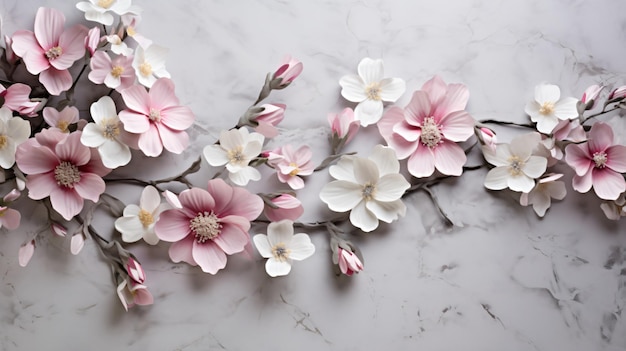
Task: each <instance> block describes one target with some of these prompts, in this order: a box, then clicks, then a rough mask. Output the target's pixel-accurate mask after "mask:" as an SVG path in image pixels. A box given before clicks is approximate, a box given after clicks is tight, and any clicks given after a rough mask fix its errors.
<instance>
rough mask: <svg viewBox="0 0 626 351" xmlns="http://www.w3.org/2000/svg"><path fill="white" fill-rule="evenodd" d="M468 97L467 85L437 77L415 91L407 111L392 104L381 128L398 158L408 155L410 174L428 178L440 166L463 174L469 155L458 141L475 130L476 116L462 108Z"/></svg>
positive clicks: (452, 173) (446, 172) (440, 169)
mask: <svg viewBox="0 0 626 351" xmlns="http://www.w3.org/2000/svg"><path fill="white" fill-rule="evenodd" d="M468 98H469V92H468V91H467V88H466V87H465V85H463V84H450V85H447V84H446V83H444V81H443V80H442V79H441V78H440V77H439V76H435V77H433V78H432V79H431V80H429V81H428V82H426V83H425V84H424V86H422V90H418V91H416V92H415V93H413V98H412V99H411V102H409V104H408V105H407V107H406V108H405V109H404V110H403V109H401V108H399V107H392V108H391V109H389V111H388V112H387V113H385V115H384V116H383V119H382V120H381V121H380V122H379V123H378V129H379V131H380V134H381V135H382V136H383V138H385V140H386V141H387V144H388V145H389V146H391V148H393V149H394V150H395V151H396V153H397V155H398V159H400V160H402V159H405V158H407V157H408V158H409V161H408V169H409V173H411V174H412V175H414V176H415V177H418V178H419V177H428V176H430V175H432V174H433V173H434V172H435V169H437V170H438V171H439V172H441V173H442V174H446V175H454V176H459V175H461V173H462V172H463V164H465V161H466V160H467V158H466V156H465V152H463V149H462V148H461V147H460V146H458V145H457V144H456V143H455V142H461V141H465V140H467V139H468V138H469V137H470V136H471V135H472V134H473V133H474V119H473V118H472V117H471V116H470V115H469V114H468V113H467V112H466V111H464V110H463V109H464V108H465V106H466V105H467V100H468Z"/></svg>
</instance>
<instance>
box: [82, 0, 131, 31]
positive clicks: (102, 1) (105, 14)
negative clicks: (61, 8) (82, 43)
mask: <svg viewBox="0 0 626 351" xmlns="http://www.w3.org/2000/svg"><path fill="white" fill-rule="evenodd" d="M76 8H77V9H79V10H81V11H83V12H84V13H85V19H86V20H88V21H93V22H98V23H102V24H104V25H105V26H110V25H112V24H113V21H114V19H115V18H114V17H113V15H112V14H111V12H113V13H115V14H117V15H124V14H127V13H132V14H139V12H141V10H140V8H139V7H137V6H132V4H131V0H89V1H81V2H79V3H77V4H76Z"/></svg>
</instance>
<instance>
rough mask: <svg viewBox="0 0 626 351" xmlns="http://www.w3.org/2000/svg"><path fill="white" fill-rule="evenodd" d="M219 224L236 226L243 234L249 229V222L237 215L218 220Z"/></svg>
mask: <svg viewBox="0 0 626 351" xmlns="http://www.w3.org/2000/svg"><path fill="white" fill-rule="evenodd" d="M219 222H220V223H222V224H224V226H236V227H238V228H239V229H240V230H242V231H243V232H247V231H248V230H249V229H250V220H249V219H247V218H244V217H241V216H237V215H227V216H224V217H220V218H219Z"/></svg>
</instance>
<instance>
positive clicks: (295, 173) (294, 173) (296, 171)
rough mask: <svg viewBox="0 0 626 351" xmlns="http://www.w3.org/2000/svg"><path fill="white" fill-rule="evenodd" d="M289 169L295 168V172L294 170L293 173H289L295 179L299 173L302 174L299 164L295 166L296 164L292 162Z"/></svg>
mask: <svg viewBox="0 0 626 351" xmlns="http://www.w3.org/2000/svg"><path fill="white" fill-rule="evenodd" d="M289 167H293V170H292V171H291V172H289V175H290V176H292V177H295V176H297V175H298V173H300V168H298V165H297V164H295V163H293V162H291V163H290V164H289Z"/></svg>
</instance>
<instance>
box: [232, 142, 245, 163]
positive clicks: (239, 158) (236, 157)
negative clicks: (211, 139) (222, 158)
mask: <svg viewBox="0 0 626 351" xmlns="http://www.w3.org/2000/svg"><path fill="white" fill-rule="evenodd" d="M228 159H229V160H230V163H232V164H236V165H240V166H245V165H246V164H245V162H246V157H245V156H244V154H243V149H242V147H241V146H237V148H235V149H232V150H228Z"/></svg>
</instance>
